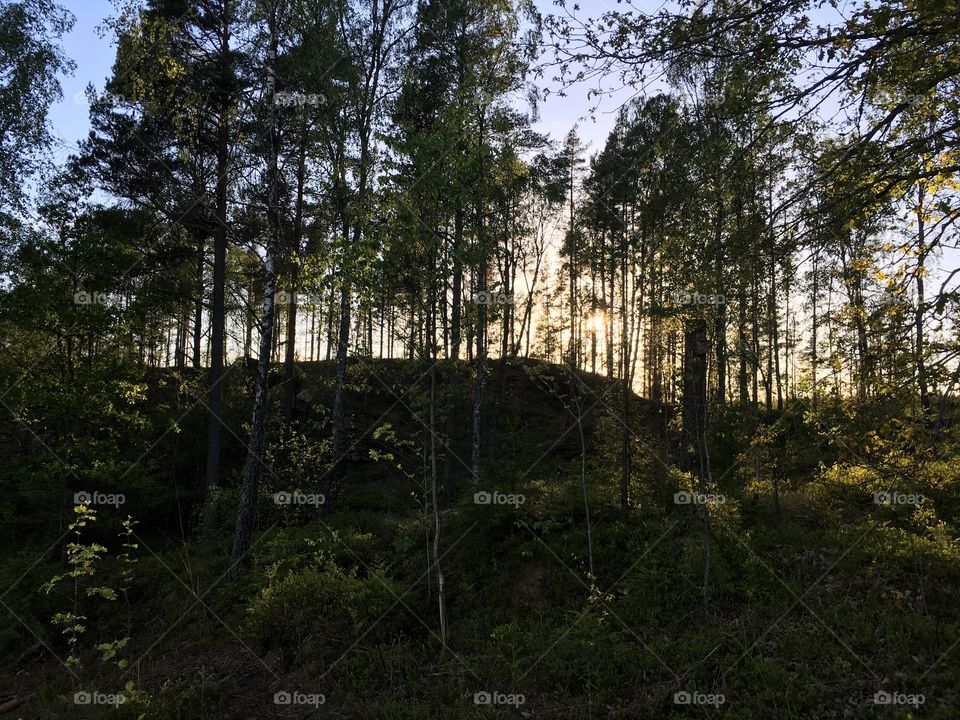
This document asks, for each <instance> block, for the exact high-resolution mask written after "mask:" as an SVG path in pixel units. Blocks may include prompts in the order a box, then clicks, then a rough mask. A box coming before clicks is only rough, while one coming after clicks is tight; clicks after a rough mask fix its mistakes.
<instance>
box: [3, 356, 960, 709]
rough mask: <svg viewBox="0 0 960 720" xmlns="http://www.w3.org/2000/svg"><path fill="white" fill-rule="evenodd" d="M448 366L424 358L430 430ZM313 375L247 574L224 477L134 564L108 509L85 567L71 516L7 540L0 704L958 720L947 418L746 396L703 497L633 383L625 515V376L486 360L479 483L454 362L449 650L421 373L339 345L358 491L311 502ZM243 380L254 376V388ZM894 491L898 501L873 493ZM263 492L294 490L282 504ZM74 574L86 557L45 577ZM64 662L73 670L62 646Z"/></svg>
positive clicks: (316, 379)
mask: <svg viewBox="0 0 960 720" xmlns="http://www.w3.org/2000/svg"><path fill="white" fill-rule="evenodd" d="M451 367H452V366H451V365H449V364H441V365H440V366H439V367H438V369H437V372H436V374H435V376H434V377H433V380H434V383H433V385H432V388H433V393H434V427H435V430H436V432H437V433H439V434H440V435H443V434H445V433H446V431H447V425H446V417H445V415H446V408H447V405H446V402H445V399H444V396H443V389H444V388H445V387H446V383H447V379H448V377H449V373H450V369H451ZM299 371H300V379H299V381H298V387H297V390H298V391H302V390H306V391H307V392H306V393H304V394H303V395H301V400H300V402H299V403H298V406H297V409H296V419H295V421H294V423H293V424H292V425H291V426H290V427H288V428H286V429H282V428H281V427H280V424H279V423H277V424H276V425H272V426H271V430H270V445H269V448H268V450H267V454H266V456H265V461H266V465H267V469H266V470H265V472H264V474H263V482H262V493H261V499H260V504H259V508H260V510H259V517H258V528H257V534H256V536H255V544H254V548H253V553H252V556H253V564H252V569H251V571H250V573H249V574H247V575H246V576H245V577H243V578H242V579H240V580H237V581H234V580H230V579H228V578H227V577H226V571H227V568H228V558H229V551H230V547H231V543H232V537H233V535H232V533H233V514H234V513H235V505H236V498H237V494H236V491H235V490H229V489H225V490H219V491H216V492H213V493H211V494H210V496H209V497H208V498H207V499H206V501H205V503H204V504H203V506H202V507H201V508H199V509H198V510H197V511H196V512H195V513H193V514H191V515H190V516H189V517H187V518H185V519H183V521H182V523H181V522H179V521H178V522H171V521H169V520H168V517H174V516H176V512H174V511H168V514H166V515H164V514H161V513H154V514H153V515H152V516H142V517H136V516H135V519H137V520H139V521H140V523H141V525H140V526H138V529H137V530H136V532H135V535H134V537H133V539H132V541H133V542H134V543H135V544H136V545H137V547H136V548H135V549H134V550H132V551H131V554H132V555H134V556H135V557H136V562H135V564H129V563H125V562H124V561H123V559H122V558H121V553H122V552H123V548H122V545H121V541H120V540H119V539H118V537H117V525H116V521H117V518H118V517H120V516H125V515H126V510H125V509H124V510H123V511H122V512H121V511H117V510H116V509H115V508H102V509H100V510H99V511H98V513H97V516H96V519H95V521H91V522H89V523H88V526H87V527H85V528H83V529H82V530H83V532H82V534H81V535H80V536H79V537H80V540H79V542H81V543H83V544H89V543H92V542H99V543H101V544H102V545H103V549H102V550H99V551H97V552H96V555H97V556H98V558H97V559H91V558H89V557H88V558H86V562H88V563H89V565H88V566H84V565H83V561H78V562H77V563H75V564H74V565H72V566H68V564H67V562H66V560H65V557H66V556H67V555H66V547H65V546H66V543H67V542H69V541H70V539H71V534H70V533H69V532H68V531H67V527H66V525H65V524H61V525H60V532H62V533H63V535H61V536H60V537H59V539H58V538H57V533H51V534H50V535H49V536H44V537H43V538H42V540H41V539H40V538H37V539H36V541H35V542H34V543H32V544H31V545H30V547H47V546H49V548H50V550H49V551H48V552H47V553H46V554H43V555H39V553H38V552H37V551H36V550H31V549H30V548H29V547H28V546H27V543H25V542H23V541H18V540H16V539H15V538H11V539H9V540H7V541H6V544H7V547H6V548H4V552H3V559H2V560H0V586H2V588H3V589H2V591H0V600H2V603H3V606H2V607H0V612H4V613H7V614H6V620H5V621H4V623H3V624H2V631H0V653H2V655H0V657H2V662H0V717H7V716H9V717H11V718H37V719H48V718H101V717H102V718H117V719H126V718H144V719H146V720H152V719H153V718H157V719H160V718H163V719H164V720H166V719H173V718H184V719H186V718H190V719H193V718H210V719H211V720H212V719H220V718H223V719H229V720H233V719H246V718H251V719H253V718H308V717H309V718H326V717H329V718H386V719H396V720H399V719H401V718H410V719H413V718H451V719H453V718H457V719H460V718H463V719H468V718H494V717H504V718H516V717H523V718H544V719H546V718H556V719H558V720H579V719H580V718H584V719H585V718H610V719H613V718H688V717H726V718H738V719H742V720H747V719H756V720H766V719H768V718H773V717H776V718H784V719H788V718H798V719H799V718H844V719H846V718H881V717H882V718H913V717H916V718H943V719H948V718H956V717H958V713H960V649H958V648H957V647H956V644H957V643H958V642H960V607H958V605H957V603H956V595H955V593H956V590H957V588H958V583H960V546H958V541H957V537H958V533H957V528H958V512H960V502H958V500H960V494H958V480H960V463H958V459H957V454H956V453H957V448H958V444H957V442H956V439H955V437H954V436H953V434H952V433H953V429H952V428H950V429H949V432H948V433H947V435H946V437H945V439H944V443H943V444H944V449H942V450H940V451H939V452H937V453H933V452H930V451H928V450H926V449H925V448H923V447H921V446H920V445H919V444H918V443H915V442H911V441H910V439H909V438H905V435H904V433H903V432H902V429H901V431H899V432H898V430H897V427H896V424H895V420H896V418H888V419H885V420H883V421H882V422H878V421H877V418H876V416H875V415H870V416H869V417H868V416H867V415H866V412H867V411H866V410H862V411H861V412H862V416H861V415H856V414H855V413H852V411H850V409H849V408H848V407H846V406H844V405H843V404H841V403H838V404H837V405H836V407H821V408H819V409H818V411H817V412H816V413H811V412H810V408H805V407H797V408H789V407H788V408H787V409H786V410H785V412H784V413H783V414H781V415H779V416H776V417H770V418H761V419H759V420H752V419H751V418H750V417H748V416H745V415H743V414H742V413H740V414H738V412H736V411H734V410H732V409H731V410H730V411H729V412H728V413H727V414H726V415H723V416H720V417H717V418H713V419H712V425H711V426H712V428H713V431H712V436H711V443H712V445H711V447H712V452H711V469H712V480H713V483H712V485H711V488H710V489H711V493H713V497H712V498H711V502H710V503H709V504H708V505H706V506H705V507H706V509H707V512H706V513H703V512H700V507H699V506H698V505H697V504H696V503H695V502H694V503H687V502H684V499H685V498H689V497H690V496H689V495H684V494H683V493H686V492H688V491H689V490H691V489H692V488H693V486H692V478H691V476H689V475H688V474H686V473H683V472H681V471H680V470H678V469H677V459H676V457H675V448H676V424H675V422H676V421H675V420H674V418H673V416H672V412H671V409H670V408H668V407H658V406H655V405H654V404H652V403H650V402H649V401H646V400H643V399H641V398H637V397H635V396H634V397H632V399H631V418H630V420H629V422H628V424H627V426H626V427H627V428H628V431H627V432H628V436H629V438H630V443H629V452H630V468H631V474H630V501H631V502H630V507H629V508H623V507H621V505H620V501H619V485H618V484H619V481H620V468H621V464H622V452H621V451H622V439H623V435H624V427H625V426H624V423H623V421H622V414H621V413H622V410H621V403H622V397H621V394H620V388H619V385H617V384H616V383H615V382H612V381H609V380H607V379H605V378H602V377H599V376H596V375H590V374H580V373H578V374H575V375H571V374H570V373H569V372H568V371H567V370H566V369H565V368H562V367H559V366H556V365H547V364H542V363H534V362H531V361H525V362H523V363H513V364H499V363H492V364H491V367H490V372H489V376H488V379H487V384H486V391H487V398H488V403H487V410H486V412H485V418H484V424H485V429H486V437H487V439H488V443H487V450H486V452H485V457H484V460H483V464H482V468H483V475H482V483H481V487H482V490H483V491H485V492H487V493H489V495H486V496H481V497H479V498H478V497H476V496H475V494H474V492H475V491H474V488H473V487H472V486H471V485H470V482H469V479H468V478H469V473H468V470H469V466H470V461H471V458H470V443H469V435H470V395H471V388H472V382H473V381H472V378H471V377H470V374H469V373H470V371H469V368H468V367H467V366H466V364H463V365H461V366H459V372H458V374H459V375H460V377H459V382H458V384H457V385H456V388H457V389H456V391H455V394H454V398H453V401H452V403H451V405H450V407H451V408H452V412H453V415H454V418H455V420H456V422H455V424H454V426H453V429H454V433H453V438H454V441H453V443H452V450H451V460H450V462H451V464H452V472H453V476H454V477H455V479H456V482H455V486H454V488H453V491H452V492H449V493H446V494H443V493H442V508H443V509H442V513H441V523H440V527H441V529H440V537H439V540H438V543H437V546H438V551H439V567H440V569H441V570H442V573H443V577H444V584H445V597H444V600H445V608H446V623H447V632H448V637H447V638H446V642H444V641H443V640H442V637H441V626H440V622H439V613H438V606H439V604H438V587H437V572H436V566H435V565H434V564H433V562H432V557H433V556H432V554H431V553H432V532H433V522H434V521H433V516H432V513H425V512H424V508H425V507H427V506H428V505H429V499H430V498H429V493H430V489H431V484H432V476H431V463H430V462H429V460H430V438H431V434H430V432H429V430H428V425H429V422H430V419H429V418H430V397H431V374H430V372H429V370H428V369H427V366H421V365H417V364H414V363H410V362H406V361H360V362H357V363H354V364H352V365H351V369H350V382H351V385H352V392H351V396H350V398H349V410H350V418H351V427H350V442H351V451H350V453H349V459H348V465H347V473H346V483H345V489H344V493H343V496H342V497H341V498H340V500H339V502H338V504H337V507H336V509H335V511H334V512H331V513H329V514H324V515H320V514H318V511H317V510H318V508H317V507H315V506H312V505H310V504H309V501H308V500H306V498H309V497H311V495H312V494H313V495H315V494H318V493H322V492H323V488H324V487H325V485H324V483H325V473H326V470H325V469H324V468H325V467H328V466H329V439H328V438H329V434H328V433H327V432H326V429H325V428H326V425H325V423H326V422H327V420H326V412H327V411H326V408H325V406H324V404H323V403H320V402H317V401H316V399H317V398H324V397H328V396H329V383H330V377H331V372H330V371H331V367H330V364H329V363H312V364H310V363H308V364H304V365H302V366H301V367H300V368H299ZM160 384H161V383H159V382H158V383H156V386H157V387H158V386H159V385H160ZM281 387H282V386H281V385H279V384H278V385H277V386H276V388H275V391H274V392H275V393H276V394H277V396H278V401H279V393H280V392H281V391H282V390H281ZM154 389H155V388H154ZM248 389H249V388H248V387H247V386H246V385H243V383H242V382H239V381H238V385H237V387H236V388H235V389H234V392H235V393H236V396H237V402H236V404H237V407H242V405H243V401H244V397H247V398H248V397H249V396H246V395H245V393H246V392H247V391H248ZM308 398H312V400H310V399H308ZM578 420H579V422H578ZM229 424H230V423H229V422H228V425H229ZM861 425H862V426H861ZM867 426H869V427H871V428H874V431H873V432H872V435H871V434H870V432H867V431H864V429H863V427H867ZM581 428H582V430H583V444H582V445H581V434H580V430H581ZM234 429H235V430H236V433H235V435H234V437H233V439H232V440H231V441H230V442H231V443H232V444H230V445H228V447H227V450H226V456H225V457H226V462H225V479H226V482H225V485H226V486H227V487H229V486H230V485H231V484H235V482H236V480H237V478H238V473H239V469H240V468H241V467H242V461H243V445H242V442H243V441H242V438H243V437H244V436H245V432H244V431H243V430H242V417H241V416H238V423H237V424H236V426H235V428H234ZM757 437H760V438H763V440H762V441H757V440H756V438H757ZM184 442H185V444H187V445H189V444H190V443H193V442H194V439H191V438H189V437H188V438H187V439H186V440H185V441H184ZM195 443H196V444H197V445H202V438H201V437H197V438H195ZM435 443H436V445H435V449H436V452H437V453H438V455H440V457H439V459H438V462H437V464H438V470H437V475H438V480H437V483H438V485H440V489H441V492H442V485H443V477H442V476H443V465H444V461H443V457H442V447H440V444H441V441H440V440H436V441H435ZM151 459H152V460H156V461H163V460H164V457H162V456H158V457H154V458H151ZM167 461H168V462H167V464H168V465H170V464H171V463H173V460H170V459H169V458H167ZM325 463H326V464H325ZM774 480H776V483H774ZM886 491H891V492H892V493H893V497H894V499H895V501H894V502H893V503H888V504H884V503H882V502H881V503H877V502H875V501H874V500H875V497H874V493H877V492H886ZM276 493H291V494H292V496H293V497H294V498H301V499H302V502H301V500H294V501H293V502H291V503H289V504H277V503H276V502H275V494H276ZM775 493H776V494H775ZM898 493H899V494H898ZM911 494H912V495H915V496H919V495H922V496H923V497H922V498H920V499H919V500H918V502H917V503H912V502H910V498H908V497H907V496H908V495H911ZM897 498H899V499H900V500H902V502H900V501H898V500H897ZM178 501H179V500H178V499H174V500H171V499H170V498H167V499H166V503H167V505H168V506H176V504H177V502H178ZM130 514H132V515H135V513H134V512H131V513H130ZM588 514H589V521H588ZM705 517H707V518H709V530H708V531H705V523H704V518H705ZM187 528H190V529H187ZM705 538H706V540H705ZM128 539H129V538H128ZM78 567H92V568H93V570H94V571H93V572H91V573H83V572H81V573H79V574H78V575H76V576H74V577H70V578H67V579H66V580H64V581H63V582H61V583H59V584H58V585H57V586H56V588H54V589H53V590H52V591H50V592H46V591H45V589H43V588H42V586H43V584H44V583H45V582H47V581H48V580H50V579H51V578H52V577H54V576H55V575H57V574H58V573H61V574H62V573H64V572H68V571H69V570H70V569H71V568H73V569H74V570H76V569H77V568H78ZM131 568H132V569H131ZM125 570H128V571H129V578H130V579H129V580H128V581H126V582H124V581H123V577H124V575H123V573H124V571H125ZM705 581H706V582H705ZM99 583H102V584H103V585H102V586H104V587H105V586H110V587H112V588H115V589H116V588H119V589H120V590H121V591H120V592H118V593H117V594H116V595H117V597H116V599H115V600H107V599H105V598H103V597H100V596H98V595H97V593H96V592H94V593H87V592H85V591H84V592H77V591H76V589H77V588H87V587H98V586H100V585H99ZM124 588H126V589H125V590H124ZM57 613H73V615H72V616H71V618H72V621H71V622H72V623H74V624H78V625H81V626H82V627H83V630H82V631H78V632H75V633H73V634H72V635H71V633H70V632H67V631H66V630H65V627H68V626H69V625H70V624H71V623H61V624H60V625H57V624H55V623H53V622H52V618H54V616H55V615H56V614H57ZM71 638H76V642H75V643H73V644H72V645H71ZM124 638H128V640H126V641H124V640H123V639H124ZM118 641H119V642H118ZM111 643H114V646H111V645H110V644H111ZM98 645H99V646H101V647H100V649H99V650H98V649H97V646H98ZM105 645H106V648H105V647H104V646H105ZM111 649H112V650H113V651H114V653H115V655H114V656H112V657H111V656H110V650H111ZM71 654H72V655H74V656H76V657H77V659H78V663H76V664H74V663H67V664H68V665H69V667H67V666H65V665H64V662H63V661H64V660H65V659H66V658H67V657H68V655H71ZM121 658H122V660H121ZM78 693H79V694H78ZM118 698H120V699H122V702H120V703H119V704H117V700H118ZM888 701H889V702H888ZM5 704H6V707H5ZM15 705H16V706H15Z"/></svg>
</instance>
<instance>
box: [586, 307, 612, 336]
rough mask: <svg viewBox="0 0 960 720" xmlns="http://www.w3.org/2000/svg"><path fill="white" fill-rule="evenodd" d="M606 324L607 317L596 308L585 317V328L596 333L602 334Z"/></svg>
mask: <svg viewBox="0 0 960 720" xmlns="http://www.w3.org/2000/svg"><path fill="white" fill-rule="evenodd" d="M606 326H607V318H606V316H605V315H604V314H603V311H602V310H597V311H596V312H595V313H593V315H590V316H589V317H587V329H588V330H589V331H590V332H592V333H596V334H598V335H599V334H602V333H603V330H604V328H605V327H606Z"/></svg>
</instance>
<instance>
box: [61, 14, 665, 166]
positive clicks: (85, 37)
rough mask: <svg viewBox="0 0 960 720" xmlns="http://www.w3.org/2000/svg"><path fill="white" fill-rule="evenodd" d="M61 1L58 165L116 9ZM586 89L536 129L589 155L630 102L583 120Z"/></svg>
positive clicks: (97, 75)
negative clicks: (67, 19)
mask: <svg viewBox="0 0 960 720" xmlns="http://www.w3.org/2000/svg"><path fill="white" fill-rule="evenodd" d="M60 2H61V4H62V5H63V6H64V7H66V8H67V9H68V10H70V12H72V13H73V14H74V16H75V17H76V24H75V26H74V28H73V31H72V32H71V33H70V34H69V35H68V36H67V37H66V38H65V39H64V41H63V46H64V50H65V52H66V54H67V55H68V56H69V57H70V58H71V59H72V60H73V61H74V62H75V63H76V69H75V71H74V73H73V75H72V76H64V77H61V83H62V86H63V99H62V100H61V101H60V102H59V103H57V104H56V105H55V106H54V107H53V108H51V122H52V124H53V128H54V132H55V134H56V136H57V137H58V138H59V140H60V142H59V143H58V146H57V153H56V156H57V157H56V159H57V162H58V163H59V162H62V161H63V160H64V159H65V158H66V156H67V155H68V154H69V153H71V152H73V151H74V150H75V149H76V146H77V142H78V141H79V140H80V139H82V138H83V137H85V136H86V134H87V132H88V130H89V122H88V118H87V106H86V104H84V99H83V91H84V88H86V86H87V83H93V85H94V86H95V87H96V88H97V90H98V91H102V90H103V86H104V83H105V81H106V78H107V77H108V76H109V75H110V68H111V67H112V65H113V60H114V52H115V48H114V46H113V42H112V35H111V34H110V33H109V31H108V32H107V33H106V34H104V35H103V37H101V36H100V34H98V32H97V28H98V27H99V26H101V25H102V24H103V21H104V19H105V18H107V17H109V16H112V15H114V14H115V8H114V6H113V3H112V2H110V0H60ZM645 5H649V9H650V10H653V9H655V8H656V7H658V6H659V5H658V4H657V3H655V2H652V0H643V2H642V3H638V4H637V6H638V7H643V6H645ZM538 6H539V7H540V10H541V12H543V13H545V14H546V13H549V12H551V11H552V10H553V4H552V2H550V0H538ZM614 7H617V3H616V0H602V1H601V2H596V3H591V4H590V7H589V11H587V13H588V14H592V15H596V14H599V13H600V12H602V11H603V10H606V9H611V8H614ZM620 9H623V5H620ZM587 13H581V14H587ZM588 89H589V87H588V86H583V87H577V88H575V89H574V90H572V91H571V92H569V94H568V96H567V97H559V96H553V97H552V98H550V99H549V100H548V101H547V102H545V103H543V104H542V105H541V107H540V120H539V122H538V124H537V126H536V129H537V130H539V131H540V132H546V133H549V134H550V135H551V136H552V137H554V138H556V139H562V138H563V137H564V136H565V135H566V133H567V132H568V131H569V130H570V128H571V127H573V125H574V124H576V123H578V122H579V132H580V135H581V137H582V138H583V140H584V141H585V142H587V143H589V144H590V152H596V151H598V150H599V149H600V147H602V145H603V142H604V140H605V139H606V137H607V134H608V133H609V132H610V129H611V128H612V127H613V121H614V115H615V113H616V110H617V108H618V107H619V105H620V104H621V103H623V102H625V101H626V100H628V99H629V98H630V95H631V94H632V93H631V92H630V91H621V92H618V93H615V94H614V95H612V96H610V97H605V98H602V99H601V100H600V107H599V109H598V111H597V112H596V113H595V115H596V119H595V120H592V119H590V118H587V117H585V116H586V115H587V114H588V113H589V110H590V107H591V105H592V104H596V103H597V100H596V99H593V100H591V101H589V102H588V100H587V91H588Z"/></svg>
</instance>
